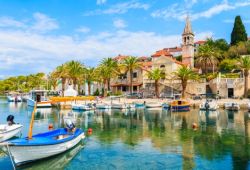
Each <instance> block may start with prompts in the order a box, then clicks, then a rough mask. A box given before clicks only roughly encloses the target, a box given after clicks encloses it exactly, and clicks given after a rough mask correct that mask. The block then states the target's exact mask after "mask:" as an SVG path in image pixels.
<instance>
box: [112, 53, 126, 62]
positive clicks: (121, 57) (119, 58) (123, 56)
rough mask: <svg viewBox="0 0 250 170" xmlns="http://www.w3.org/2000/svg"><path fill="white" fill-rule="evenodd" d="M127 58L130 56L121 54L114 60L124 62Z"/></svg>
mask: <svg viewBox="0 0 250 170" xmlns="http://www.w3.org/2000/svg"><path fill="white" fill-rule="evenodd" d="M127 57H128V56H125V55H121V54H119V55H118V56H117V57H115V58H114V60H117V61H120V60H124V59H125V58H127Z"/></svg>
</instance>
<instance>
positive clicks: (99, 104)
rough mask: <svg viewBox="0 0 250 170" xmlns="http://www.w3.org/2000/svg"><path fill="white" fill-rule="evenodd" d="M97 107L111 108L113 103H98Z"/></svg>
mask: <svg viewBox="0 0 250 170" xmlns="http://www.w3.org/2000/svg"><path fill="white" fill-rule="evenodd" d="M95 107H96V109H111V105H109V104H107V103H96V106H95Z"/></svg>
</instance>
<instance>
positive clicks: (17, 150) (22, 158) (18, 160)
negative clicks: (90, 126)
mask: <svg viewBox="0 0 250 170" xmlns="http://www.w3.org/2000/svg"><path fill="white" fill-rule="evenodd" d="M84 137H85V136H84V133H81V134H80V135H79V136H77V137H76V138H74V139H72V140H70V141H67V142H65V143H59V144H51V145H38V146H37V145H36V146H15V145H13V146H12V145H10V146H9V149H10V152H11V156H12V157H13V161H14V162H15V164H16V165H18V166H19V165H22V164H25V163H29V162H33V161H37V160H40V159H44V158H48V157H51V156H54V155H58V154H60V153H63V152H65V151H67V150H69V149H71V148H73V147H74V146H76V145H77V144H78V143H79V142H80V141H81V140H82V139H83V138H84Z"/></svg>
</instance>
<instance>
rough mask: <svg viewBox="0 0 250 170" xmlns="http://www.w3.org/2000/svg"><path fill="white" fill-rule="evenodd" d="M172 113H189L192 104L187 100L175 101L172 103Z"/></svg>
mask: <svg viewBox="0 0 250 170" xmlns="http://www.w3.org/2000/svg"><path fill="white" fill-rule="evenodd" d="M170 106H171V110H172V111H189V110H190V103H189V102H187V101H185V100H173V101H172V102H171V103H170Z"/></svg>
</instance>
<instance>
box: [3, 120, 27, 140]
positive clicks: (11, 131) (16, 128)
mask: <svg viewBox="0 0 250 170" xmlns="http://www.w3.org/2000/svg"><path fill="white" fill-rule="evenodd" d="M22 127H23V125H20V124H13V125H8V124H1V125H0V142H3V141H5V140H8V139H10V138H12V137H14V136H16V135H18V134H19V133H20V132H21V130H22Z"/></svg>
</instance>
